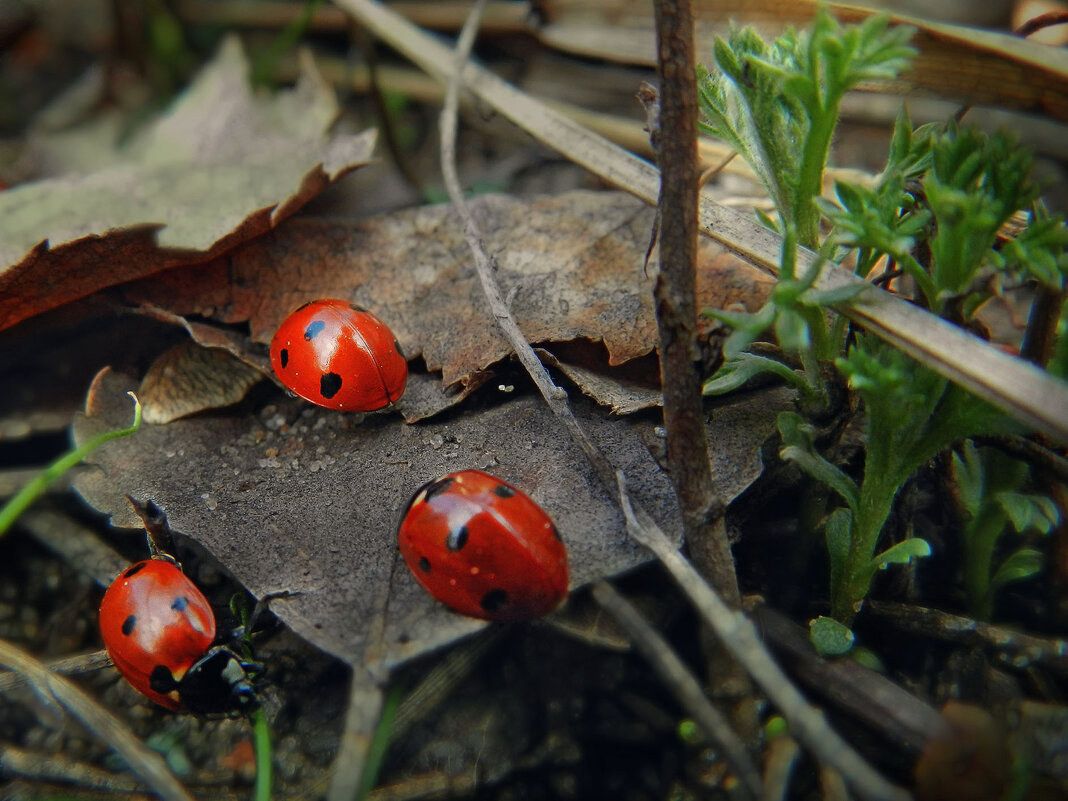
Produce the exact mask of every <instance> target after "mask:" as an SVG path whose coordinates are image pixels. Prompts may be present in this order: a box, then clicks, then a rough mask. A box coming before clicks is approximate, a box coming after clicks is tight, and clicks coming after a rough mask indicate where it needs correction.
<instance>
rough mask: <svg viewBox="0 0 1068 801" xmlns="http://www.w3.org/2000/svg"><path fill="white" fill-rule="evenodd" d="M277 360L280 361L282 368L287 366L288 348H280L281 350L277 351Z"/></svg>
mask: <svg viewBox="0 0 1068 801" xmlns="http://www.w3.org/2000/svg"><path fill="white" fill-rule="evenodd" d="M278 361H280V362H281V363H282V369H283V370H285V369H286V368H287V367H288V366H289V348H282V350H281V351H279V353H278Z"/></svg>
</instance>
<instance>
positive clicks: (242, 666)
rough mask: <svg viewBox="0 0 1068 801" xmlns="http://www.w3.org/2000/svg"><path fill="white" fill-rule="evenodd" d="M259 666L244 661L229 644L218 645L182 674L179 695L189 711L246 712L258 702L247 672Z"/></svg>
mask: <svg viewBox="0 0 1068 801" xmlns="http://www.w3.org/2000/svg"><path fill="white" fill-rule="evenodd" d="M259 670H262V667H261V666H259V665H257V664H255V663H251V662H244V661H242V660H241V659H239V658H238V656H237V654H235V653H234V652H233V651H231V650H230V649H229V648H226V647H223V646H217V647H215V648H212V649H211V650H210V651H208V652H207V653H206V654H205V655H204V656H203V657H201V658H200V659H199V660H198V661H197V663H196V664H194V665H193V666H192V667H191V668H189V670H188V671H187V672H186V674H185V675H184V676H182V680H181V681H180V682H179V683H178V697H179V699H181V702H182V706H184V707H185V708H186V709H188V710H189V711H190V712H195V713H200V714H206V713H212V712H215V713H218V712H224V713H235V712H237V713H247V712H251V711H252V710H254V709H255V708H256V707H258V706H259V699H258V698H257V697H256V692H255V690H254V689H253V687H252V682H251V680H250V678H249V673H254V672H258V671H259Z"/></svg>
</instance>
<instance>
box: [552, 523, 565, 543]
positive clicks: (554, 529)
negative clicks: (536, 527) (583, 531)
mask: <svg viewBox="0 0 1068 801" xmlns="http://www.w3.org/2000/svg"><path fill="white" fill-rule="evenodd" d="M549 531H551V532H552V533H553V536H554V537H556V539H557V541H558V542H563V541H564V538H563V537H561V536H560V532H559V531H557V529H556V526H555V524H553V523H550V524H549Z"/></svg>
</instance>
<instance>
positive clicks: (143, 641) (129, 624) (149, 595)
mask: <svg viewBox="0 0 1068 801" xmlns="http://www.w3.org/2000/svg"><path fill="white" fill-rule="evenodd" d="M100 633H101V635H102V636H103V638H104V645H105V647H106V648H107V650H108V655H109V656H110V657H111V661H112V662H114V663H115V667H117V668H118V669H119V672H120V673H121V674H122V675H123V676H124V677H125V678H126V680H127V681H128V682H130V684H132V685H133V686H134V688H135V689H137V690H138V692H140V693H141V694H142V695H144V696H146V697H147V698H149V699H151V700H152V701H155V702H156V703H157V704H160V705H162V706H165V707H167V708H168V709H180V708H181V707H182V704H181V702H180V700H179V697H178V692H177V690H175V691H173V692H170V693H160V692H156V691H155V690H153V689H152V687H151V676H152V673H153V671H156V670H159V668H160V666H163V667H164V668H166V669H167V670H169V671H170V673H171V675H172V676H173V678H174V680H175V682H177V681H180V680H181V679H182V677H183V676H184V675H185V674H186V672H187V671H188V670H189V669H190V668H191V667H192V666H193V665H194V664H195V663H196V662H197V661H198V660H200V658H201V657H203V656H204V655H205V653H206V652H207V651H208V649H209V648H210V647H211V644H212V642H213V641H214V640H215V614H214V612H212V609H211V605H210V604H209V603H208V601H207V599H206V598H205V597H204V595H203V593H201V591H200V590H199V589H197V587H196V585H195V584H193V582H192V581H190V580H189V578H188V577H187V576H186V575H185V573H183V572H182V570H181V568H179V567H178V565H176V564H175V563H174V562H172V561H170V560H167V559H148V560H145V561H143V562H137V563H136V564H134V565H131V566H130V567H129V568H127V569H126V570H125V571H123V572H122V573H121V574H120V575H119V576H118V577H117V578H116V579H115V580H114V581H113V582H112V583H111V586H110V587H108V589H107V592H105V593H104V599H103V600H102V601H101V602H100Z"/></svg>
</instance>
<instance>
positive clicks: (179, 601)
mask: <svg viewBox="0 0 1068 801" xmlns="http://www.w3.org/2000/svg"><path fill="white" fill-rule="evenodd" d="M188 608H189V599H188V598H186V597H185V596H184V595H180V596H178V597H177V598H175V599H174V600H173V601H171V609H173V610H174V611H175V612H184V611H185V610H186V609H188Z"/></svg>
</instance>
